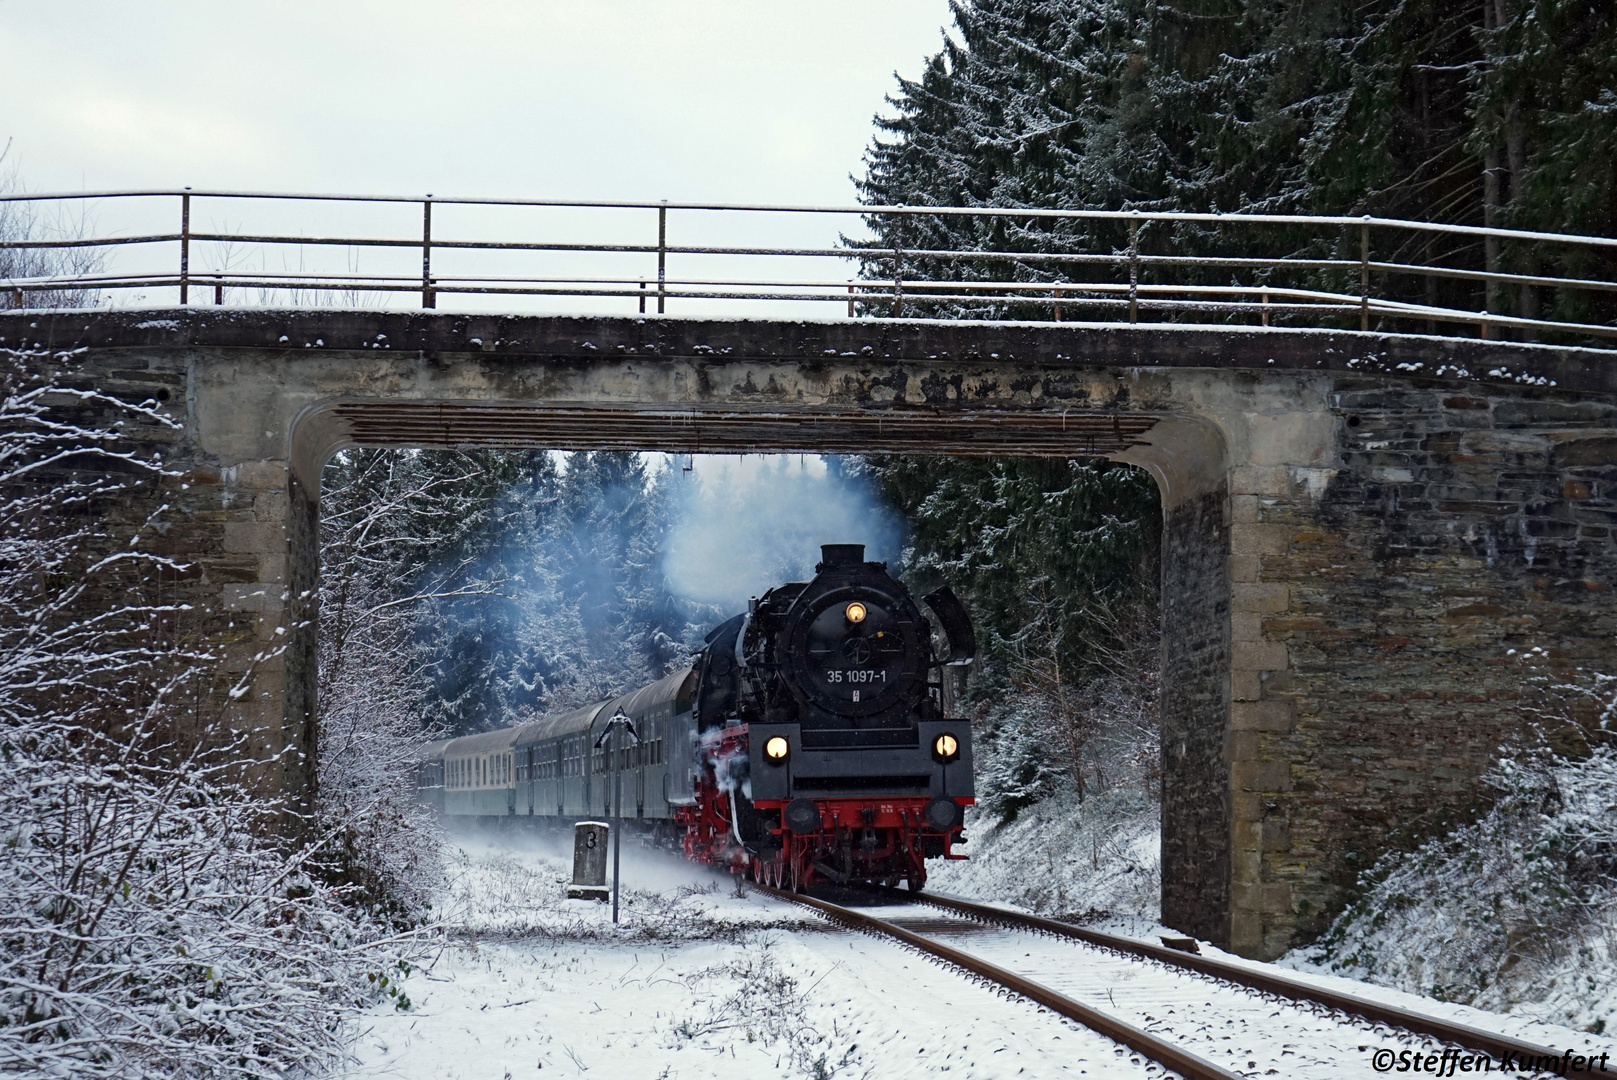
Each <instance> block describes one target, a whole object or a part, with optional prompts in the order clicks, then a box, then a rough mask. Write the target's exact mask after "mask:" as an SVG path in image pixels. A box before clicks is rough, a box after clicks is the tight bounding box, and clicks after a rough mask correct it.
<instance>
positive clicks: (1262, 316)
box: [1258, 289, 1269, 326]
mask: <svg viewBox="0 0 1617 1080" xmlns="http://www.w3.org/2000/svg"><path fill="white" fill-rule="evenodd" d="M1258 317H1259V318H1260V319H1262V320H1263V325H1264V326H1268V325H1269V290H1268V289H1264V290H1263V310H1262V311H1260V312H1259V313H1258Z"/></svg>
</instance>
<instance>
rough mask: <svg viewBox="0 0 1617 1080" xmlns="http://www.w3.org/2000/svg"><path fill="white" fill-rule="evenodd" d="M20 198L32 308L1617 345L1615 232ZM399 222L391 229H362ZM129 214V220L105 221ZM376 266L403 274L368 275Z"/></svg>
mask: <svg viewBox="0 0 1617 1080" xmlns="http://www.w3.org/2000/svg"><path fill="white" fill-rule="evenodd" d="M69 204H71V205H73V206H76V207H77V208H78V211H79V213H78V217H77V219H76V221H75V222H73V223H70V226H69V227H63V226H62V225H60V224H58V225H57V226H56V227H55V228H54V230H47V229H45V228H43V227H40V226H39V223H38V220H37V215H38V213H39V212H40V211H41V210H42V209H43V208H46V207H49V206H53V205H54V206H58V207H62V206H66V205H69ZM204 208H206V209H207V210H208V211H209V212H210V213H213V214H216V215H217V214H224V215H226V220H229V217H228V215H230V214H232V213H236V214H240V215H244V217H243V220H245V216H252V215H257V217H258V218H259V219H263V218H265V217H266V215H267V217H268V218H269V219H270V221H271V222H272V223H280V224H281V225H282V226H286V225H288V218H289V215H290V217H291V221H290V225H293V226H296V228H295V229H294V228H289V227H282V228H275V227H273V225H272V226H271V227H268V228H251V229H248V228H245V227H243V226H242V225H240V224H237V225H230V226H221V225H219V224H217V222H216V223H215V224H213V225H210V226H208V227H200V226H199V222H200V220H201V215H202V211H203V209H204ZM299 208H301V209H299ZM0 209H4V210H6V211H9V212H10V216H9V218H8V220H9V221H10V222H11V223H12V228H11V230H10V231H11V232H12V233H13V234H14V235H11V236H9V237H8V238H5V239H3V240H0V275H3V276H0V306H9V307H12V308H23V309H27V308H44V307H88V306H99V305H101V304H104V303H109V302H116V301H117V300H118V298H122V299H123V300H124V301H127V300H129V299H130V298H131V296H133V294H139V295H138V296H134V300H135V302H136V303H141V304H147V305H151V304H152V303H153V302H154V301H153V299H152V298H153V296H154V294H156V295H160V296H161V298H162V299H163V300H167V299H169V298H170V297H172V298H173V300H174V301H176V302H177V303H179V304H181V305H188V304H191V303H193V302H194V301H199V302H202V303H208V302H211V303H213V304H216V305H225V304H228V303H238V304H239V303H247V302H253V301H255V300H256V302H257V303H259V304H276V305H284V304H290V305H291V306H321V305H336V304H343V305H346V306H397V304H398V303H400V302H401V301H406V300H407V301H408V303H409V304H410V305H411V306H416V305H417V304H418V306H419V307H420V308H423V309H431V308H436V307H437V306H438V305H439V303H440V301H443V300H448V299H449V298H454V297H459V298H463V302H464V301H465V300H475V299H478V298H481V299H482V300H483V301H484V302H487V301H488V300H489V299H490V298H496V297H497V298H500V301H501V303H502V304H504V305H508V306H509V305H511V304H514V303H517V302H518V298H523V299H524V300H525V301H526V302H535V301H543V302H553V303H555V302H560V303H568V304H572V305H574V306H575V307H576V306H579V305H586V306H590V307H591V310H595V311H601V312H603V313H618V314H630V313H634V314H659V315H661V314H669V313H675V314H686V313H704V314H711V313H712V311H713V308H712V305H714V304H719V305H727V307H726V308H725V310H729V311H735V312H742V313H744V312H747V311H753V310H757V309H758V306H759V305H761V304H770V305H782V304H785V305H804V304H807V305H815V306H817V307H818V308H819V310H820V311H821V312H824V311H825V310H826V306H827V305H829V306H830V310H831V311H832V312H833V313H834V314H836V315H839V316H841V315H846V316H847V317H850V318H852V317H858V316H888V317H907V318H932V319H941V318H950V319H961V318H964V319H1045V320H1048V319H1056V320H1069V319H1074V318H1079V319H1083V320H1086V321H1116V322H1122V321H1126V322H1130V323H1139V322H1177V323H1185V322H1192V323H1199V324H1206V323H1219V324H1255V325H1258V326H1275V327H1289V328H1334V329H1359V330H1371V329H1378V330H1389V331H1401V332H1415V333H1439V332H1447V333H1461V334H1466V335H1468V336H1471V335H1475V336H1480V337H1483V338H1488V337H1491V336H1514V337H1516V338H1518V339H1521V340H1537V341H1554V342H1571V343H1579V344H1600V345H1603V346H1604V347H1607V348H1610V347H1614V345H1613V340H1614V339H1617V238H1611V237H1598V236H1573V235H1562V234H1557V233H1543V232H1532V231H1525V230H1513V229H1493V228H1484V227H1480V226H1474V225H1463V224H1445V223H1440V222H1421V221H1401V220H1396V219H1389V218H1380V217H1370V216H1364V217H1354V216H1328V215H1327V216H1320V215H1298V214H1207V213H1180V212H1166V211H1097V210H1061V209H1040V208H1015V207H1004V208H1001V207H937V206H788V205H772V204H747V203H721V202H668V201H657V202H630V201H589V200H539V199H503V198H460V197H438V196H432V195H427V196H389V195H341V194H297V193H278V192H255V191H217V190H191V189H188V188H186V189H160V190H140V191H104V192H54V193H12V194H6V195H0ZM334 214H335V216H336V218H337V220H336V221H335V222H333V223H332V227H329V228H324V229H318V228H311V222H310V220H309V219H310V218H311V217H313V218H325V219H330V218H331V217H333V215H334ZM378 214H380V215H382V217H383V218H385V219H386V220H385V221H384V222H383V223H382V224H381V225H380V226H379V227H377V228H374V229H361V228H358V227H354V223H355V222H356V221H359V220H361V219H367V220H368V219H370V218H374V217H376V216H377V215H378ZM536 214H537V215H539V217H537V218H536V217H535V216H534V215H536ZM401 215H402V217H401ZM455 215H459V217H458V218H457V217H455ZM108 218H113V219H116V221H117V222H118V223H119V224H118V226H117V227H115V228H107V229H104V230H103V229H102V228H101V226H100V222H101V221H103V220H106V219H108ZM446 219H449V220H446ZM827 219H829V220H830V221H833V222H837V221H840V222H842V223H843V224H842V225H839V226H838V231H837V232H836V233H835V235H834V236H824V235H821V236H819V239H818V242H812V241H811V239H810V238H808V237H805V236H804V235H803V234H804V233H805V232H808V231H812V230H813V229H821V228H822V227H821V225H819V224H817V223H819V222H822V221H825V220H827ZM165 221H166V222H168V223H169V224H168V227H166V228H165V227H164V223H165ZM17 222H22V223H23V225H24V227H23V228H21V230H20V232H19V229H18V228H17V225H16V223H17ZM406 222H408V224H406ZM176 224H177V225H178V228H177V229H176V228H174V227H173V225H176ZM451 228H453V229H455V230H457V231H453V232H452V231H451ZM822 232H823V229H822ZM478 234H482V235H478ZM676 234H678V235H682V236H684V237H687V239H685V240H682V241H680V242H674V241H671V240H670V237H671V236H673V235H676ZM771 235H773V236H775V237H777V239H776V240H775V242H744V243H737V242H734V241H733V238H735V237H738V236H739V237H741V238H743V239H746V240H749V241H750V240H752V239H753V238H757V237H764V238H765V240H767V239H768V238H769V237H770V236H771ZM781 236H785V237H787V238H788V239H785V240H782V239H778V238H779V237H781ZM727 240H728V241H731V242H725V241H727ZM277 252H278V253H279V254H280V257H281V261H282V266H281V267H280V268H278V269H274V268H271V266H270V260H269V256H270V254H271V253H277ZM366 253H368V254H366ZM294 254H295V255H296V256H297V265H295V266H293V265H291V263H290V262H289V259H290V258H291V256H292V255H294ZM255 255H256V256H257V259H258V265H257V267H256V268H253V267H251V266H249V265H247V263H249V262H251V261H252V258H253V257H254V256H255ZM336 256H340V257H341V259H342V264H341V265H334V264H332V259H333V258H334V257H336ZM362 256H363V257H364V258H369V259H371V260H372V261H373V262H375V261H380V262H381V263H382V264H383V265H381V266H373V267H372V268H368V269H365V270H361V269H360V268H359V263H360V262H361V261H362ZM311 258H313V259H316V260H317V261H320V262H321V263H322V265H316V266H312V267H311V266H309V265H308V260H309V259H311ZM534 260H538V261H537V262H535V261H534ZM676 266H677V268H678V269H679V271H680V273H678V274H676V273H675V272H674V268H675V267H676ZM793 266H796V267H801V268H804V269H802V270H800V271H798V272H794V271H793V270H792V267H793ZM417 297H419V300H417V299H416V298H417ZM703 305H707V306H706V307H704V306H703Z"/></svg>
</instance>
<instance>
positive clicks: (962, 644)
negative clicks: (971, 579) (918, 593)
mask: <svg viewBox="0 0 1617 1080" xmlns="http://www.w3.org/2000/svg"><path fill="white" fill-rule="evenodd" d="M921 602H922V603H923V604H925V605H926V606H927V607H929V608H931V609H932V613H933V614H934V615H936V616H937V617H938V622H940V623H942V624H943V632H944V634H945V635H946V636H947V637H948V638H949V663H951V664H969V663H971V662H972V660H974V659H975V658H976V656H977V634H976V632H975V631H973V630H972V628H971V616H970V615H968V614H966V605H964V604H962V603H961V602H960V598H959V597H958V596H956V595H955V594H954V590H953V589H951V588H949V586H947V585H945V586H943V588H941V589H937V590H936V591H934V592H929V593H927V594H926V595H925V596H923V597H921Z"/></svg>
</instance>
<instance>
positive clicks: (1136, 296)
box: [1129, 221, 1140, 323]
mask: <svg viewBox="0 0 1617 1080" xmlns="http://www.w3.org/2000/svg"><path fill="white" fill-rule="evenodd" d="M1139 321H1140V223H1139V221H1130V222H1129V322H1131V323H1137V322H1139Z"/></svg>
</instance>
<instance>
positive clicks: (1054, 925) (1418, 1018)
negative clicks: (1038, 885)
mask: <svg viewBox="0 0 1617 1080" xmlns="http://www.w3.org/2000/svg"><path fill="white" fill-rule="evenodd" d="M885 894H886V895H887V896H890V897H899V896H902V897H904V898H905V899H907V900H911V899H912V900H913V902H914V903H919V904H927V905H929V906H931V907H935V908H941V909H942V910H944V911H952V912H954V913H956V914H958V915H965V916H967V917H968V918H973V919H977V920H979V921H981V922H986V923H995V924H998V925H1000V926H1011V927H1016V928H1018V929H1023V930H1038V931H1043V932H1044V933H1047V934H1054V935H1056V936H1057V937H1065V938H1072V939H1074V940H1077V941H1082V942H1084V943H1085V944H1086V945H1095V946H1098V947H1100V948H1103V949H1111V950H1113V951H1115V952H1121V953H1126V954H1128V955H1131V956H1140V957H1145V958H1146V959H1150V960H1158V961H1161V962H1162V963H1164V964H1172V965H1174V966H1175V967H1181V968H1187V969H1189V970H1191V971H1196V972H1200V973H1201V974H1203V975H1208V976H1211V977H1213V978H1215V979H1222V980H1224V981H1225V982H1233V983H1238V984H1239V985H1241V986H1246V987H1250V988H1252V989H1253V990H1260V991H1262V992H1263V993H1266V994H1274V995H1275V996H1276V997H1283V998H1290V999H1291V1000H1292V1001H1310V1002H1313V1003H1315V1004H1318V1005H1325V1006H1328V1007H1329V1008H1332V1009H1337V1010H1339V1011H1341V1012H1345V1013H1349V1014H1352V1015H1354V1016H1361V1017H1363V1018H1364V1019H1366V1020H1368V1021H1370V1022H1371V1023H1373V1024H1386V1025H1387V1026H1389V1027H1397V1028H1403V1029H1404V1030H1405V1031H1413V1032H1415V1033H1416V1034H1418V1035H1429V1036H1431V1037H1433V1038H1436V1039H1442V1040H1443V1041H1444V1042H1451V1043H1454V1044H1456V1045H1458V1046H1463V1047H1466V1048H1468V1049H1471V1050H1481V1051H1484V1052H1485V1053H1487V1054H1489V1055H1491V1056H1493V1057H1495V1058H1498V1059H1501V1060H1503V1059H1505V1058H1506V1057H1507V1056H1508V1057H1510V1058H1516V1059H1521V1058H1539V1057H1559V1056H1560V1052H1559V1051H1551V1050H1549V1049H1546V1048H1545V1047H1542V1046H1536V1045H1534V1044H1533V1043H1529V1042H1521V1041H1519V1040H1516V1039H1511V1038H1507V1037H1506V1036H1503V1035H1496V1034H1494V1033H1493V1032H1491V1031H1484V1030H1482V1029H1481V1028H1475V1027H1471V1026H1470V1025H1469V1024H1457V1023H1455V1022H1453V1021H1451V1020H1440V1019H1438V1018H1437V1017H1435V1016H1427V1015H1425V1014H1424V1013H1418V1012H1411V1011H1410V1010H1408V1009H1400V1008H1398V1007H1397V1006H1396V1005H1383V1004H1381V1003H1380V1002H1378V1001H1371V1000H1369V999H1368V998H1361V997H1357V996H1355V995H1353V994H1343V993H1338V992H1337V991H1335V990H1327V989H1326V988H1325V987H1322V986H1312V985H1310V984H1308V983H1305V982H1302V981H1301V980H1298V979H1288V978H1286V977H1285V976H1283V975H1271V974H1270V973H1269V972H1267V971H1261V970H1254V969H1253V968H1250V967H1247V966H1246V965H1244V964H1233V963H1231V962H1229V961H1228V960H1218V959H1215V958H1213V957H1211V956H1199V955H1194V954H1192V953H1186V952H1180V951H1179V950H1178V949H1168V948H1164V947H1162V946H1160V945H1152V944H1151V943H1150V942H1146V941H1135V940H1134V939H1133V938H1126V937H1118V936H1117V935H1116V934H1105V933H1102V932H1100V931H1098V930H1088V929H1085V928H1084V927H1081V926H1072V925H1070V924H1068V923H1063V922H1056V921H1055V920H1054V919H1045V918H1041V917H1039V916H1038V915H1029V914H1027V913H1025V912H1021V911H1007V910H1005V909H1003V908H996V907H989V906H988V905H986V904H976V903H972V902H971V901H970V900H959V899H956V898H955V897H952V896H943V895H940V894H938V893H922V894H920V895H917V896H915V897H913V898H911V897H910V896H909V894H908V893H900V892H897V891H885ZM1574 1075H1576V1074H1574Z"/></svg>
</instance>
